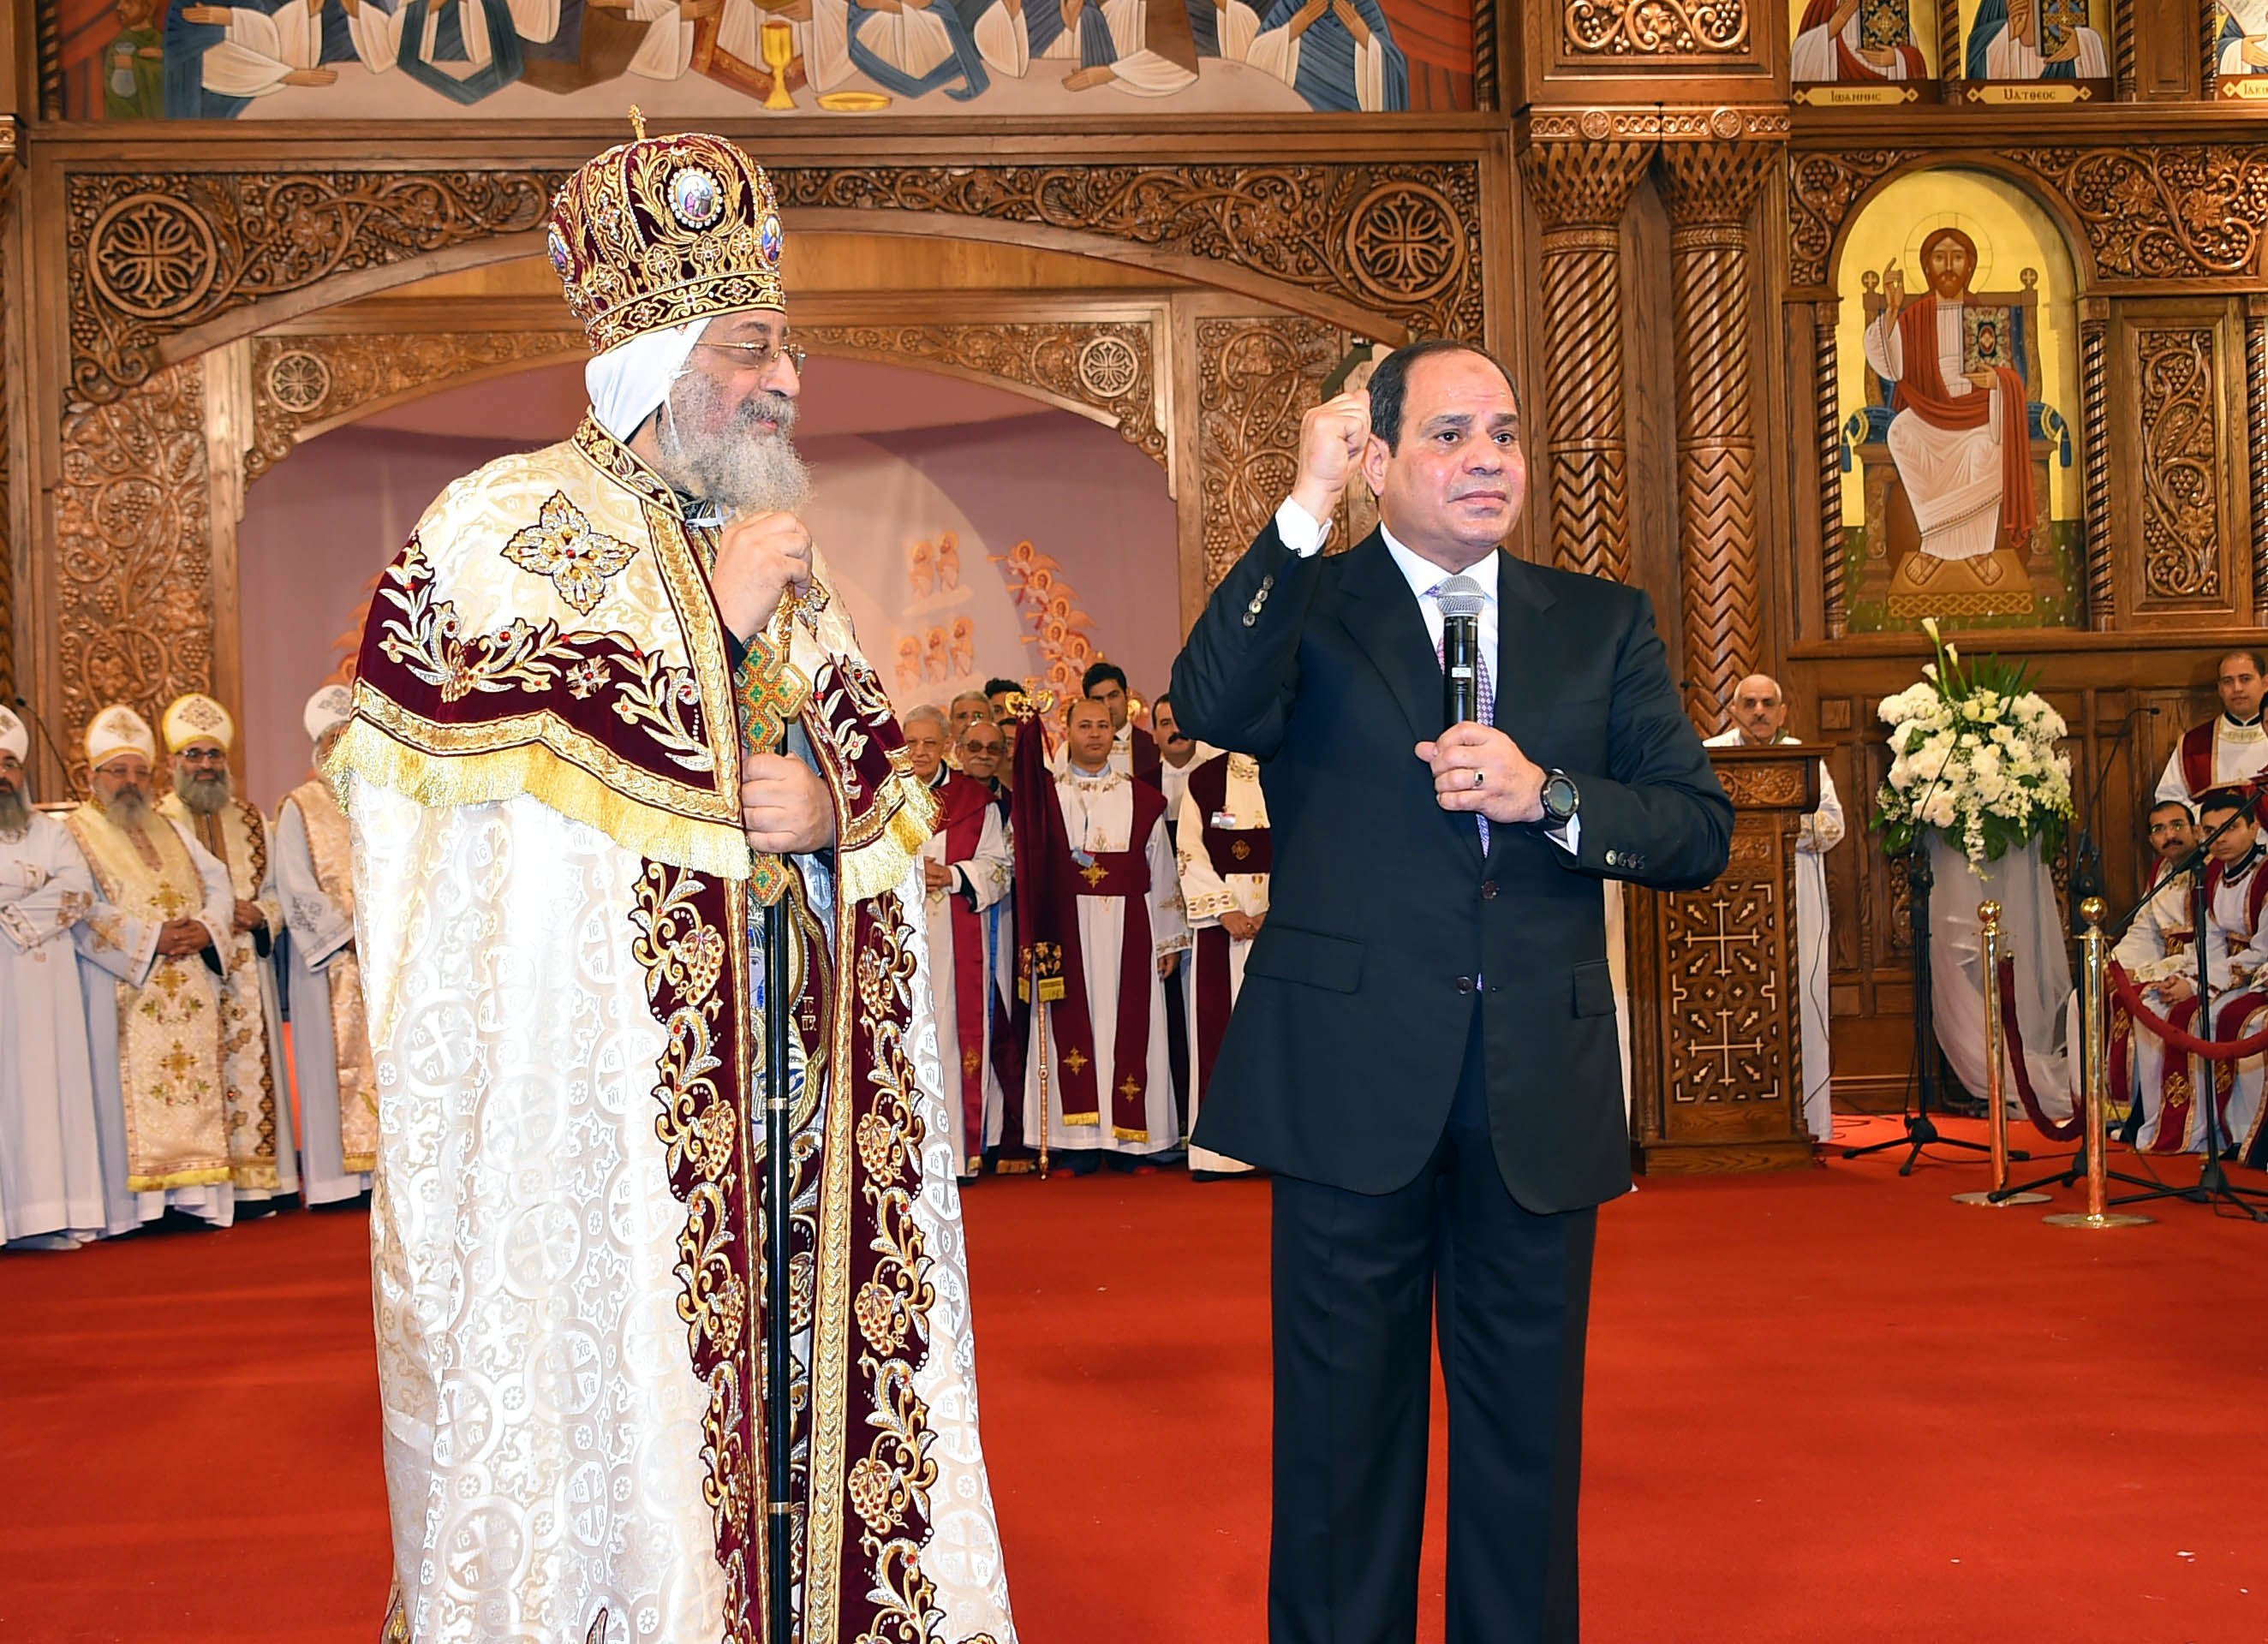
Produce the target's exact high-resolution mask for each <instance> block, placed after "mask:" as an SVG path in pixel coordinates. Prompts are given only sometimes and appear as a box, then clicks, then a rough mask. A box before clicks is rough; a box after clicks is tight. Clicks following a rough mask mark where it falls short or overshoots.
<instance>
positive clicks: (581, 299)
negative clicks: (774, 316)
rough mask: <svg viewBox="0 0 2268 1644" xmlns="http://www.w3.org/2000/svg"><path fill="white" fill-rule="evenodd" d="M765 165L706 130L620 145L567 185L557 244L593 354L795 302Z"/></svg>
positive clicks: (557, 259) (556, 222) (555, 212)
mask: <svg viewBox="0 0 2268 1644" xmlns="http://www.w3.org/2000/svg"><path fill="white" fill-rule="evenodd" d="M784 244H785V236H784V233H783V231H782V230H781V228H780V217H779V202H777V200H776V199H775V198H774V197H773V194H772V185H771V180H770V179H769V178H767V177H766V176H765V175H764V172H763V168H762V166H760V165H757V164H756V163H755V161H753V160H751V159H750V158H748V157H747V155H746V154H744V153H742V152H741V151H740V149H739V148H738V147H736V146H735V145H734V144H733V143H727V142H726V141H725V139H724V138H722V137H712V136H708V135H706V134H705V133H703V132H698V131H688V132H681V133H679V134H678V135H676V136H657V137H649V136H646V135H645V134H644V127H643V125H641V127H640V128H639V132H638V135H637V136H636V137H635V138H633V139H632V140H631V141H630V142H628V143H617V144H616V145H615V147H613V148H611V149H608V150H607V151H606V152H605V153H603V154H601V155H600V156H599V157H598V158H595V159H593V160H592V161H590V162H589V163H587V164H586V165H584V166H583V167H582V168H581V169H579V170H578V171H577V172H576V173H575V174H574V175H573V176H572V177H570V178H569V179H568V180H566V181H565V182H564V183H563V184H561V185H560V188H559V192H558V193H557V194H555V195H554V196H553V197H552V201H551V229H550V232H549V236H548V237H547V241H546V245H547V248H548V250H549V253H550V257H551V266H552V267H553V268H556V269H557V270H558V272H559V280H560V283H562V284H563V285H564V286H565V287H566V288H567V306H568V307H569V308H571V309H572V310H573V311H574V313H575V318H576V319H578V320H580V321H581V322H582V324H583V330H584V334H585V335H586V336H588V337H589V339H590V341H591V351H592V352H593V354H603V353H605V352H606V351H607V350H608V349H611V348H613V347H615V345H616V344H618V343H622V342H627V341H630V338H632V337H635V336H637V335H640V334H643V333H644V332H649V331H659V330H661V329H663V328H664V327H669V326H676V325H682V324H683V323H684V322H685V321H687V320H689V319H707V318H709V317H711V316H713V315H717V314H730V313H737V312H740V311H741V310H743V309H749V308H770V309H780V308H784V307H785V306H786V300H785V296H784V292H783V291H782V290H781V287H780V275H779V264H780V252H781V249H782V247H783V246H784Z"/></svg>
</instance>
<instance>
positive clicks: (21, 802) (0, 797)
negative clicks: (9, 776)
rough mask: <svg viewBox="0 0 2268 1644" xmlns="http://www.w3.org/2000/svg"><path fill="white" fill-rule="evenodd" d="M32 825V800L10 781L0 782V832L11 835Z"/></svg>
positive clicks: (21, 831)
mask: <svg viewBox="0 0 2268 1644" xmlns="http://www.w3.org/2000/svg"><path fill="white" fill-rule="evenodd" d="M30 826H32V802H31V801H30V800H28V799H26V798H25V797H24V790H23V789H20V788H18V786H16V784H15V783H13V782H0V833H5V834H8V835H9V836H10V837H11V838H12V837H13V836H15V835H16V834H18V833H23V832H24V830H25V829H26V828H28V827H30Z"/></svg>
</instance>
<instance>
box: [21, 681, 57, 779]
mask: <svg viewBox="0 0 2268 1644" xmlns="http://www.w3.org/2000/svg"><path fill="white" fill-rule="evenodd" d="M16 706H17V708H18V709H19V710H20V711H21V712H22V714H23V716H24V717H25V718H26V719H28V720H30V721H31V722H32V723H33V726H34V727H36V728H37V729H38V730H39V733H40V741H41V742H43V743H45V744H46V745H47V749H48V752H49V753H52V754H54V755H55V768H56V769H57V770H59V771H61V772H62V773H63V781H64V782H70V760H67V759H65V758H63V750H62V749H61V748H59V747H57V746H55V738H54V736H53V735H52V734H50V733H49V731H48V722H47V721H46V720H44V719H42V718H40V716H39V715H38V714H37V713H36V712H34V711H33V708H32V705H31V704H30V703H29V702H27V701H25V700H24V697H23V694H22V693H20V692H18V694H17V697H16Z"/></svg>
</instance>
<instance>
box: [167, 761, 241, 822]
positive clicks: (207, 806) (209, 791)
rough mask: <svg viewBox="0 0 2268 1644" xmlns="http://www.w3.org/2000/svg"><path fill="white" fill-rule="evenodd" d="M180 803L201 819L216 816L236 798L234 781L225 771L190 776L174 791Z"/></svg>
mask: <svg viewBox="0 0 2268 1644" xmlns="http://www.w3.org/2000/svg"><path fill="white" fill-rule="evenodd" d="M176 791H177V792H178V793H180V796H181V803H182V804H185V805H187V806H188V808H189V809H190V810H192V811H195V812H196V813H197V814H198V815H199V816H201V817H209V816H217V815H218V814H219V813H220V812H221V811H223V810H225V809H226V808H227V805H228V802H229V801H230V800H232V799H233V798H235V797H236V779H235V778H234V777H233V776H232V775H231V774H229V773H228V772H226V771H219V772H216V773H215V774H212V775H210V776H192V777H189V778H188V779H187V780H185V781H184V782H182V783H181V784H180V788H179V789H176Z"/></svg>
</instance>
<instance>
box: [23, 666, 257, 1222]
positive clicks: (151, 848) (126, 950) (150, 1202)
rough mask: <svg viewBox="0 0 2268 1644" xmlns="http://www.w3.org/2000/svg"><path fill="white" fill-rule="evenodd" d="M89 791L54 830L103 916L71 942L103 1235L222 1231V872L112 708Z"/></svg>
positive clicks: (89, 742)
mask: <svg viewBox="0 0 2268 1644" xmlns="http://www.w3.org/2000/svg"><path fill="white" fill-rule="evenodd" d="M85 752H86V763H87V770H88V772H89V776H88V781H89V783H90V785H91V786H92V789H93V791H92V793H91V794H90V795H89V796H88V797H87V799H86V800H85V803H84V804H81V805H80V806H79V807H78V809H77V810H76V811H72V812H71V813H70V815H69V816H68V817H66V818H64V819H63V826H65V827H66V828H67V829H69V830H70V836H71V838H72V840H74V841H75V842H76V843H77V846H78V849H79V855H80V856H81V857H82V858H83V859H84V860H85V862H86V866H87V870H88V872H89V873H90V874H92V876H93V878H94V884H95V889H96V892H98V893H99V895H100V897H101V899H102V900H103V901H104V902H106V903H107V904H108V905H109V906H108V910H107V912H98V913H96V914H92V915H90V916H89V918H88V920H87V921H86V927H87V928H86V933H85V936H84V938H83V939H81V940H80V942H79V961H80V964H81V965H82V966H83V967H84V969H83V971H82V975H83V978H84V980H85V987H86V1027H87V1051H88V1056H89V1059H90V1061H91V1062H92V1067H93V1070H94V1089H95V1119H96V1138H97V1141H99V1144H100V1147H101V1157H102V1173H103V1199H104V1215H105V1217H106V1219H107V1224H108V1227H109V1229H110V1231H112V1232H114V1233H120V1232H125V1231H128V1230H129V1229H132V1228H133V1227H135V1226H136V1225H138V1224H139V1223H141V1222H153V1221H156V1220H157V1219H158V1217H160V1216H162V1215H165V1214H166V1211H167V1210H168V1209H169V1208H171V1209H174V1210H178V1211H180V1212H182V1213H183V1214H185V1215H192V1216H195V1217H197V1218H199V1219H200V1220H203V1221H205V1222H211V1223H213V1224H214V1225H216V1226H219V1227H225V1226H227V1225H228V1224H229V1222H231V1221H232V1220H233V1219H234V1217H235V1214H236V1200H235V1194H234V1193H233V1191H232V1187H231V1183H232V1181H233V1180H234V1179H235V1171H234V1169H233V1166H232V1159H231V1156H230V1151H229V1119H230V1114H229V1107H228V1077H227V1074H226V1071H225V1064H224V1059H223V1056H222V1053H221V1029H220V1024H221V992H220V984H221V973H222V965H221V957H220V956H221V954H222V953H223V952H224V951H225V949H226V947H227V945H228V943H229V941H230V939H231V937H232V936H233V935H234V932H235V928H236V925H235V914H236V899H235V896H234V895H233V893H232V891H231V888H230V885H229V879H228V870H227V869H226V868H225V867H223V866H222V865H221V864H220V863H219V862H217V860H215V858H214V857H213V855H211V853H210V852H209V851H207V850H206V849H205V848H204V847H203V846H202V845H200V844H198V843H197V842H196V840H195V839H193V838H191V837H190V835H189V833H188V830H187V829H186V828H184V827H182V826H180V824H179V823H177V822H174V821H173V820H171V819H169V818H166V817H164V816H161V815H160V814H158V809H157V806H156V805H155V804H152V803H151V782H152V780H153V775H152V767H153V766H154V765H155V764H156V762H157V758H158V739H157V738H156V737H155V736H154V735H153V734H152V733H151V730H150V723H149V721H147V720H145V719H144V718H143V717H142V716H141V715H139V714H137V713H136V712H135V711H134V710H133V709H132V708H128V707H125V706H124V705H122V704H114V705H113V706H111V707H109V708H104V709H103V710H102V711H101V712H100V713H99V714H97V715H96V716H94V717H93V718H92V720H90V721H89V722H88V723H87V728H86V745H85Z"/></svg>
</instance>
